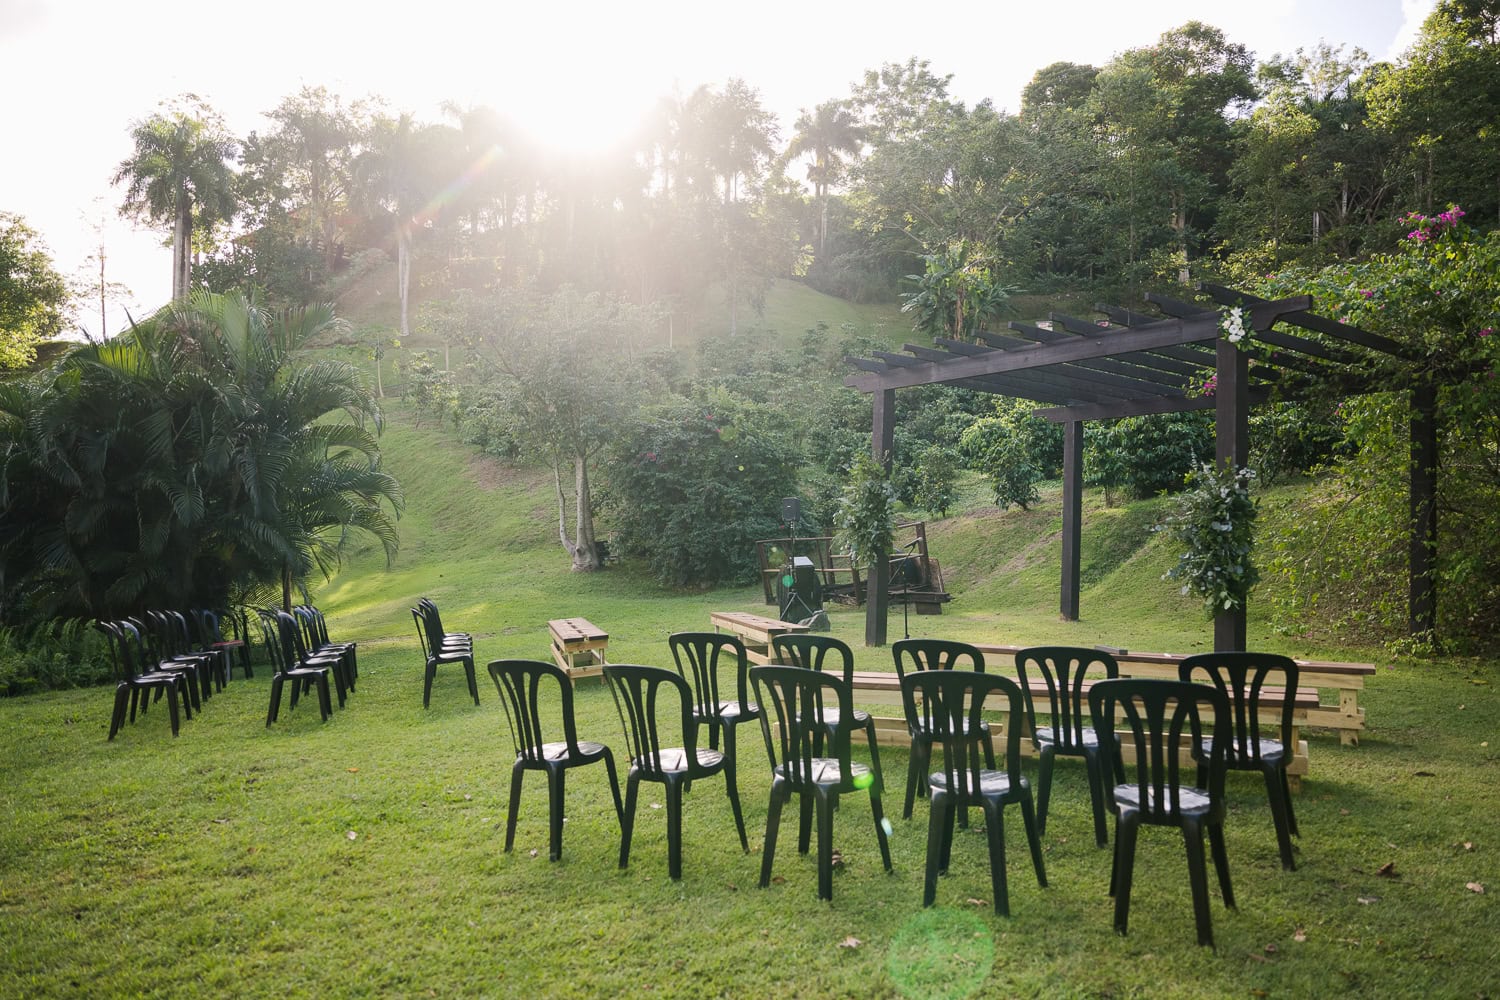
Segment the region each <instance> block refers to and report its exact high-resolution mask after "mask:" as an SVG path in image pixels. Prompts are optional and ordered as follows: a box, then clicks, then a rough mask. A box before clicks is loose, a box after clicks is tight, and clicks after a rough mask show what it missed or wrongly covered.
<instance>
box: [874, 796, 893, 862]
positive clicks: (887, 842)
mask: <svg viewBox="0 0 1500 1000" xmlns="http://www.w3.org/2000/svg"><path fill="white" fill-rule="evenodd" d="M870 814H871V815H872V816H874V817H875V840H876V842H877V843H878V844H880V860H881V861H882V862H884V863H885V870H886V871H890V870H891V838H890V837H888V836H886V833H885V808H884V807H883V806H882V805H881V804H880V782H879V781H876V782H875V783H874V784H873V785H871V786H870Z"/></svg>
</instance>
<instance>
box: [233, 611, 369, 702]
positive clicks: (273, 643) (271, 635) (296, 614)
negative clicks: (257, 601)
mask: <svg viewBox="0 0 1500 1000" xmlns="http://www.w3.org/2000/svg"><path fill="white" fill-rule="evenodd" d="M256 611H257V614H258V615H259V617H260V622H261V631H262V635H263V637H264V641H265V646H266V649H267V651H268V653H269V655H270V658H271V667H272V671H273V672H272V675H271V701H270V706H269V707H268V708H267V710H266V725H267V726H270V725H271V724H272V723H274V722H275V721H276V719H277V717H278V716H279V715H280V712H281V696H282V689H283V688H284V687H285V686H286V684H287V682H291V707H292V708H293V709H295V708H296V707H297V701H298V698H299V697H300V696H301V695H303V694H306V693H308V692H309V691H316V693H317V698H318V712H319V714H320V716H321V717H322V720H323V721H324V722H327V721H328V720H329V719H330V718H331V717H332V716H333V693H334V692H337V694H338V705H339V707H340V708H343V707H344V705H345V703H346V701H347V699H348V696H349V694H350V693H352V692H353V691H354V689H355V686H356V685H357V683H358V681H359V659H358V646H357V644H356V643H353V642H334V641H332V640H331V639H330V638H329V635H328V622H327V620H326V619H325V618H324V617H323V613H322V612H321V611H319V610H318V609H317V608H316V607H314V606H312V605H306V604H304V605H298V606H296V607H294V608H293V609H292V612H291V613H288V612H286V611H282V610H280V609H278V608H258V609H256Z"/></svg>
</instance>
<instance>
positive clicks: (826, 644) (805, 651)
mask: <svg viewBox="0 0 1500 1000" xmlns="http://www.w3.org/2000/svg"><path fill="white" fill-rule="evenodd" d="M771 651H772V653H774V654H775V656H776V661H777V662H778V663H784V664H786V665H787V666H789V667H807V668H808V669H809V670H822V669H823V666H824V664H825V662H826V661H827V660H828V654H830V653H837V654H838V660H837V666H838V668H839V669H840V671H841V672H840V674H839V676H840V677H842V678H843V679H844V682H845V683H846V684H853V683H854V650H852V649H850V648H849V644H848V643H846V642H844V641H843V640H842V639H835V638H834V637H833V636H831V635H813V634H811V633H808V632H800V633H797V634H796V635H777V636H772V637H771Z"/></svg>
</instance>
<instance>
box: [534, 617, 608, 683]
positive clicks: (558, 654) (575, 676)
mask: <svg viewBox="0 0 1500 1000" xmlns="http://www.w3.org/2000/svg"><path fill="white" fill-rule="evenodd" d="M547 630H548V631H549V632H551V634H552V659H553V661H554V662H555V663H556V664H557V665H558V666H559V667H561V668H563V669H564V670H566V671H567V672H568V677H569V679H570V680H572V681H573V683H574V684H577V683H578V680H579V678H582V677H602V675H603V673H604V667H605V664H606V663H607V662H608V661H607V660H606V659H605V656H604V651H605V649H606V648H608V646H609V633H608V632H605V631H604V630H603V629H601V628H599V627H598V626H597V625H595V624H594V623H593V622H591V621H589V620H588V619H587V618H554V619H553V620H552V621H549V622H548V623H547Z"/></svg>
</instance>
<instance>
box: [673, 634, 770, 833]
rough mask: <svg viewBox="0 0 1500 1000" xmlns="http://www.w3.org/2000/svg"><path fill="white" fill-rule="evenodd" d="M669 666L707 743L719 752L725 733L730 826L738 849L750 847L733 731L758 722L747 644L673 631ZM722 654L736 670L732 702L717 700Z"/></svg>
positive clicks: (723, 636) (722, 636)
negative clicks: (687, 691) (684, 686)
mask: <svg viewBox="0 0 1500 1000" xmlns="http://www.w3.org/2000/svg"><path fill="white" fill-rule="evenodd" d="M667 647H668V648H669V649H671V651H672V662H674V663H675V664H677V673H678V674H679V675H680V676H681V677H682V678H683V679H684V680H686V681H688V682H689V684H690V685H691V687H692V695H693V697H692V706H693V707H692V713H693V720H694V722H695V723H696V724H697V725H700V726H707V727H708V745H709V747H710V748H711V749H714V750H717V749H718V748H719V731H720V730H721V729H722V730H723V733H724V776H725V780H726V781H728V782H729V801H730V803H731V804H733V806H734V822H735V825H736V826H738V827H739V831H740V846H741V847H743V848H744V849H745V850H747V851H748V850H749V849H750V841H749V840H748V839H747V838H746V836H745V820H744V818H743V817H742V816H741V814H740V785H739V776H738V770H739V760H738V756H739V755H738V752H737V751H736V747H737V746H738V741H737V739H736V736H735V733H736V731H737V729H738V727H739V725H740V723H742V722H753V721H754V720H756V719H759V718H760V706H759V705H757V704H755V703H754V702H752V701H751V700H750V698H749V688H750V683H749V677H748V671H749V669H750V658H749V657H748V656H747V655H746V653H745V644H744V643H743V642H741V641H740V637H739V636H737V635H728V634H724V633H720V632H676V633H673V634H672V635H670V636H668V637H667ZM725 656H732V657H733V661H732V666H733V667H734V671H735V674H734V676H735V687H734V690H735V696H734V698H733V700H730V699H726V698H720V697H719V666H720V661H721V660H722V659H723V658H724V657H725Z"/></svg>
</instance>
